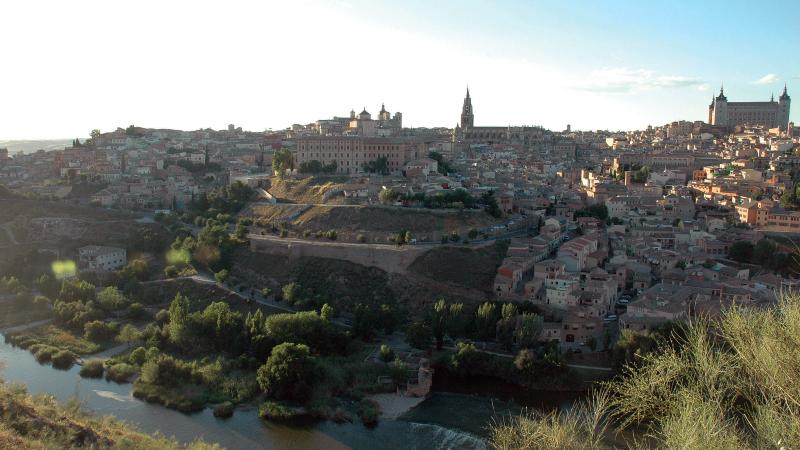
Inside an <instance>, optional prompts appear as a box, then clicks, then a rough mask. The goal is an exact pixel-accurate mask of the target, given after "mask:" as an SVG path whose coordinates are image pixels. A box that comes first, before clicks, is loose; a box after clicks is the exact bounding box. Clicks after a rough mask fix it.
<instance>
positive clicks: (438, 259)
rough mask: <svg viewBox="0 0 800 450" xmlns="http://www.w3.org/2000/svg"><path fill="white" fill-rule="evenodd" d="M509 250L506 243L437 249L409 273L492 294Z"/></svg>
mask: <svg viewBox="0 0 800 450" xmlns="http://www.w3.org/2000/svg"><path fill="white" fill-rule="evenodd" d="M507 249H508V243H507V242H504V241H500V242H496V243H494V244H492V245H490V246H488V247H482V248H478V249H470V248H464V247H450V246H444V247H436V248H433V249H431V250H429V251H428V252H426V253H425V254H423V255H422V256H420V257H419V258H417V260H416V261H414V263H413V264H411V267H409V270H410V271H411V272H413V273H416V274H419V275H422V276H424V277H427V278H430V279H432V280H437V281H441V282H447V283H453V284H456V285H459V286H463V287H468V288H474V289H480V290H482V291H484V292H491V290H492V286H493V284H494V277H495V271H496V270H497V267H498V266H500V263H502V261H503V258H504V257H505V254H506V250H507Z"/></svg>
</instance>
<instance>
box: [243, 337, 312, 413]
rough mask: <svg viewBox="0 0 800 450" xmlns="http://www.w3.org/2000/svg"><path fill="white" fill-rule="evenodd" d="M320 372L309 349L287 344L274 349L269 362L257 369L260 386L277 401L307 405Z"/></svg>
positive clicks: (304, 346)
mask: <svg viewBox="0 0 800 450" xmlns="http://www.w3.org/2000/svg"><path fill="white" fill-rule="evenodd" d="M318 375H319V370H318V368H317V364H316V361H315V359H314V358H313V357H312V356H311V349H309V348H308V346H307V345H303V344H295V343H291V342H284V343H283V344H279V345H277V346H276V347H275V348H273V349H272V354H271V355H270V357H269V358H268V359H267V362H266V363H265V364H264V365H263V366H261V367H259V368H258V372H257V373H256V379H257V380H258V385H259V386H260V387H261V389H262V390H263V391H264V393H266V394H267V395H268V396H269V397H272V398H274V399H277V400H294V401H301V402H302V401H305V400H308V398H309V397H310V396H311V389H312V386H313V385H314V383H315V382H316V381H317V379H318V378H319V377H318Z"/></svg>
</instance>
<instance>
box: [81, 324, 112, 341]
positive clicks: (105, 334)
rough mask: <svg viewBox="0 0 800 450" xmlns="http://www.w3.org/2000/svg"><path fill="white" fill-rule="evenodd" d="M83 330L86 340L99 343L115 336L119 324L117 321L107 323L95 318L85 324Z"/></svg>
mask: <svg viewBox="0 0 800 450" xmlns="http://www.w3.org/2000/svg"><path fill="white" fill-rule="evenodd" d="M83 330H84V334H83V336H84V337H85V338H86V340H89V341H92V342H95V343H99V342H104V341H108V340H110V339H111V338H113V337H114V334H116V332H117V324H116V323H115V322H108V323H106V322H103V321H101V320H93V321H91V322H87V323H86V325H84V326H83Z"/></svg>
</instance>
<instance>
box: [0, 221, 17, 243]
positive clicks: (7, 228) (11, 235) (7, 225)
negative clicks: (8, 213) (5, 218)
mask: <svg viewBox="0 0 800 450" xmlns="http://www.w3.org/2000/svg"><path fill="white" fill-rule="evenodd" d="M3 230H5V232H6V235H7V236H8V240H9V241H11V243H12V244H14V245H19V241H17V238H16V236H14V233H13V232H12V231H11V222H7V223H4V224H3Z"/></svg>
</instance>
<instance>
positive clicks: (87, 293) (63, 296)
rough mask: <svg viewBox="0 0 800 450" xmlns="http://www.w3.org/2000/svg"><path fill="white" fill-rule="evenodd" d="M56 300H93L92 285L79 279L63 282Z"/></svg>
mask: <svg viewBox="0 0 800 450" xmlns="http://www.w3.org/2000/svg"><path fill="white" fill-rule="evenodd" d="M58 299H59V300H62V301H65V302H75V301H78V300H81V301H89V300H94V299H95V290H94V285H93V284H91V283H87V282H85V281H83V280H79V279H71V280H64V283H63V284H62V285H61V291H60V292H59V293H58Z"/></svg>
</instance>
